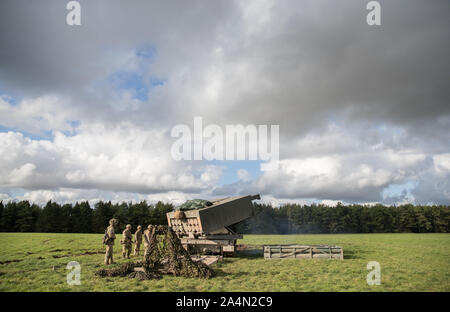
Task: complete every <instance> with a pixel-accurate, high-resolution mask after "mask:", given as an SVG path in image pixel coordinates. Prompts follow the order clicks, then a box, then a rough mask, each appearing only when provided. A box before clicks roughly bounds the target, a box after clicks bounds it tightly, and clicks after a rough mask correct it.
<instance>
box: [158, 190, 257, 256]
mask: <svg viewBox="0 0 450 312" xmlns="http://www.w3.org/2000/svg"><path fill="white" fill-rule="evenodd" d="M256 199H261V198H260V196H259V194H257V195H246V196H234V197H226V198H220V199H216V200H213V201H200V200H199V202H201V203H202V204H201V206H200V207H201V208H198V209H189V210H183V209H178V210H175V211H171V212H169V213H167V221H168V224H169V226H170V227H171V228H172V229H173V230H174V231H175V233H176V234H177V236H178V237H179V238H180V240H181V243H182V245H183V247H184V248H186V250H187V251H188V252H189V253H191V254H193V253H214V254H217V253H218V254H222V255H225V256H232V255H233V254H234V252H235V249H236V240H238V239H241V238H242V237H243V236H242V235H241V234H238V233H235V232H234V231H233V230H232V229H231V227H232V226H233V225H234V224H236V223H239V222H241V221H244V220H245V219H248V218H250V217H251V216H253V214H254V211H253V204H252V200H256ZM185 206H186V205H185Z"/></svg>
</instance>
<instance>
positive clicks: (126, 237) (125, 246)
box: [120, 224, 133, 259]
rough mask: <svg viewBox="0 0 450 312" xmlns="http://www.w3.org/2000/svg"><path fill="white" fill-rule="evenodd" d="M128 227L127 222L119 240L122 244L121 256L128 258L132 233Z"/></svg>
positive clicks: (129, 226)
mask: <svg viewBox="0 0 450 312" xmlns="http://www.w3.org/2000/svg"><path fill="white" fill-rule="evenodd" d="M130 229H131V225H129V224H127V227H126V228H125V230H124V231H123V233H122V240H121V241H120V243H121V244H122V256H123V257H124V258H128V259H130V254H131V245H132V243H133V235H132V234H131V231H130Z"/></svg>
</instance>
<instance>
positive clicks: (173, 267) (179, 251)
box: [144, 225, 215, 278]
mask: <svg viewBox="0 0 450 312" xmlns="http://www.w3.org/2000/svg"><path fill="white" fill-rule="evenodd" d="M158 236H163V239H162V240H159V239H158ZM147 251H148V252H147V253H146V254H145V255H144V269H145V271H154V270H155V269H156V270H157V269H158V268H162V269H163V270H164V271H166V272H167V273H172V274H173V275H175V276H184V277H198V278H210V277H213V276H214V274H215V273H214V271H213V270H212V269H211V268H210V267H209V266H207V265H206V264H204V263H202V262H198V261H197V262H195V261H193V260H192V259H191V256H190V255H189V253H188V252H187V251H186V249H184V248H183V245H181V241H180V239H179V238H178V237H177V235H176V234H175V232H174V231H173V230H172V229H171V228H170V227H168V226H164V225H157V226H154V227H153V228H152V230H151V234H150V248H148V249H147Z"/></svg>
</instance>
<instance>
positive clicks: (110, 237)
mask: <svg viewBox="0 0 450 312" xmlns="http://www.w3.org/2000/svg"><path fill="white" fill-rule="evenodd" d="M116 225H117V220H116V219H111V220H109V226H108V228H107V229H106V231H105V236H104V238H103V244H105V245H106V254H105V264H106V265H108V264H112V263H114V262H113V247H114V240H115V239H116V232H115V231H114V226H116Z"/></svg>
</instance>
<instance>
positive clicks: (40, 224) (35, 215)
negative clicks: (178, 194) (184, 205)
mask: <svg viewBox="0 0 450 312" xmlns="http://www.w3.org/2000/svg"><path fill="white" fill-rule="evenodd" d="M173 208H174V207H173V205H171V204H165V203H162V202H158V203H156V204H155V205H152V204H148V203H147V202H146V201H142V202H140V203H131V202H130V203H126V202H123V203H120V204H119V203H117V204H112V203H111V202H103V201H100V202H97V203H96V204H95V205H94V206H93V207H91V205H90V204H89V202H87V201H84V202H80V203H79V202H77V203H75V204H74V205H72V204H63V205H60V204H58V203H55V202H52V201H49V202H47V204H46V205H45V206H43V207H40V206H39V205H36V204H30V202H29V201H27V200H24V201H20V202H14V201H10V202H8V203H6V204H4V203H3V202H0V232H42V233H104V232H105V228H106V227H107V226H108V223H109V220H110V219H112V218H116V219H118V220H119V226H120V228H125V225H127V224H131V225H132V227H133V229H136V227H137V226H138V225H141V226H142V227H144V228H145V227H147V225H149V224H167V218H166V213H167V212H169V211H172V210H173Z"/></svg>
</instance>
